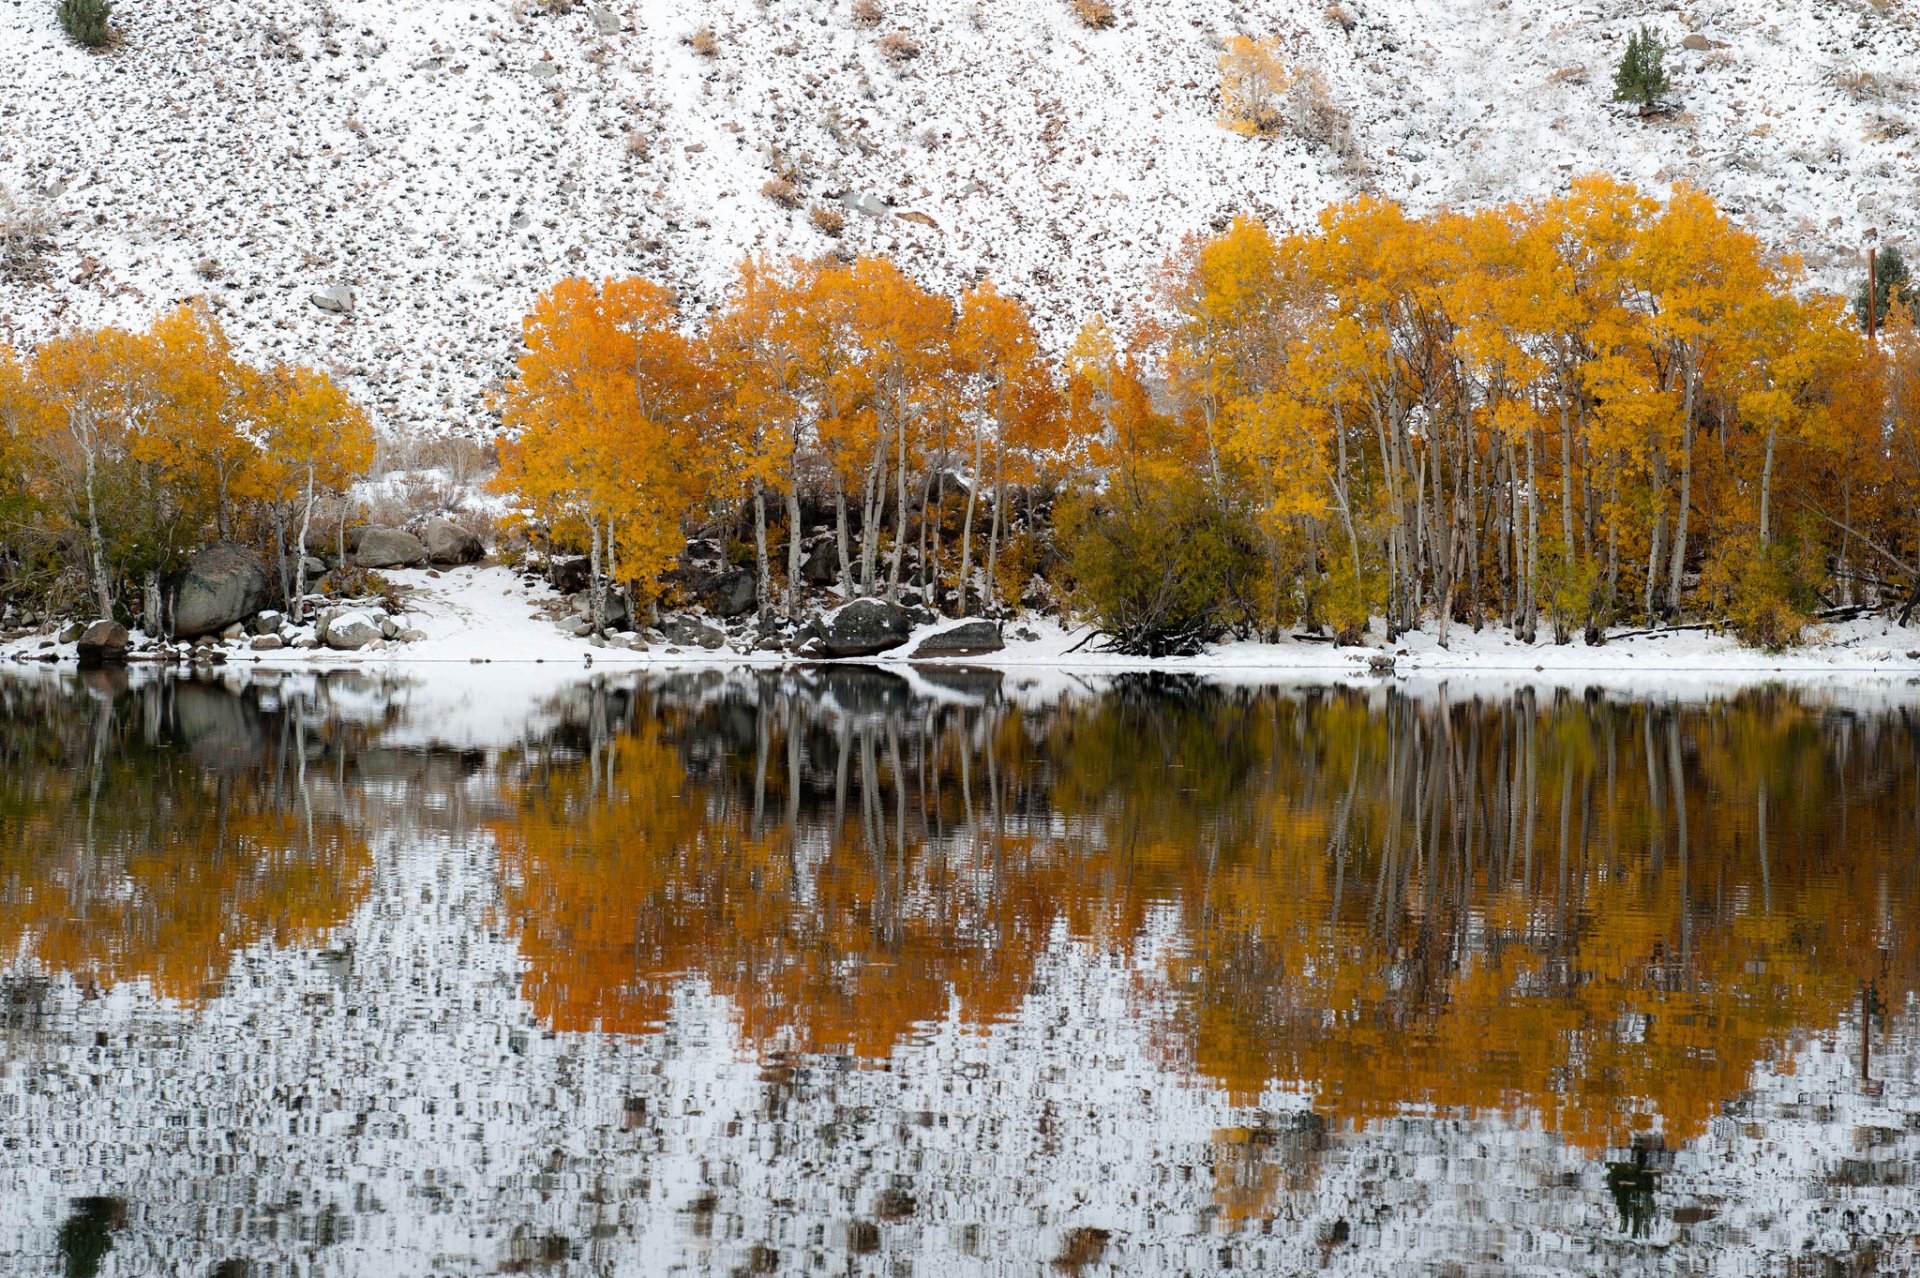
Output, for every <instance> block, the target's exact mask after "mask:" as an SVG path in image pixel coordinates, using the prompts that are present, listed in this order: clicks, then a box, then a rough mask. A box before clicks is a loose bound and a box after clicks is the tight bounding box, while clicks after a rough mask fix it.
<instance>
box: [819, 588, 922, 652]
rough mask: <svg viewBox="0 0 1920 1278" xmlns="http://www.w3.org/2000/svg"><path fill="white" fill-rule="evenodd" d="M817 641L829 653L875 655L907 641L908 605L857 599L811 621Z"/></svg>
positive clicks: (821, 649) (909, 628)
mask: <svg viewBox="0 0 1920 1278" xmlns="http://www.w3.org/2000/svg"><path fill="white" fill-rule="evenodd" d="M808 629H809V630H810V631H811V633H812V636H813V640H814V644H813V646H814V647H816V648H817V649H818V650H819V652H820V653H821V655H823V656H828V657H871V656H873V655H874V654H875V653H881V652H888V651H891V650H892V649H894V648H898V647H899V646H900V645H901V644H903V643H905V642H906V641H907V632H908V631H909V630H911V629H912V623H911V622H910V620H909V618H908V616H907V611H906V609H904V608H902V607H900V606H899V605H897V604H890V603H888V602H887V601H886V600H884V599H856V600H854V601H853V602H852V603H850V604H847V605H846V606H844V607H842V608H839V609H837V610H835V611H834V612H832V613H829V614H828V615H827V616H825V617H815V618H814V619H813V620H812V621H811V622H810V623H808Z"/></svg>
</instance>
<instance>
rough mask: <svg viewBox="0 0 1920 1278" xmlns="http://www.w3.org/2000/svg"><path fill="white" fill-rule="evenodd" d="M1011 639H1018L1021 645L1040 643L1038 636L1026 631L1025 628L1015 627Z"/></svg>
mask: <svg viewBox="0 0 1920 1278" xmlns="http://www.w3.org/2000/svg"><path fill="white" fill-rule="evenodd" d="M1013 637H1014V638H1015V639H1018V640H1019V641H1020V642H1021V643H1039V642H1040V636H1039V635H1037V634H1035V633H1033V631H1031V630H1029V629H1027V628H1026V627H1025V626H1017V627H1015V628H1014V632H1013Z"/></svg>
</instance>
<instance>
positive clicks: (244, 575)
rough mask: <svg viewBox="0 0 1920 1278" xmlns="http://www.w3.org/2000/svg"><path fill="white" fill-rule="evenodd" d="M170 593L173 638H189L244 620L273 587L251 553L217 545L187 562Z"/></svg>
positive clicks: (264, 601)
mask: <svg viewBox="0 0 1920 1278" xmlns="http://www.w3.org/2000/svg"><path fill="white" fill-rule="evenodd" d="M171 594H172V596H173V633H174V636H175V637H176V638H180V639H192V638H195V637H196V636H199V635H210V634H213V633H215V632H216V631H221V630H225V629H226V628H227V627H228V626H231V625H233V624H234V623H235V622H237V621H245V620H246V619H247V618H248V617H251V616H252V615H253V614H254V613H256V612H259V611H260V610H261V609H262V608H264V607H266V606H267V602H268V600H270V599H271V598H272V597H273V587H272V585H271V583H270V582H269V581H268V578H267V570H266V569H265V568H264V567H262V566H261V563H260V560H259V559H258V558H257V557H256V556H255V555H254V553H253V552H252V551H250V550H248V549H246V548H245V547H244V546H235V545H233V544H231V543H229V542H220V543H218V544H216V545H212V546H208V547H207V548H206V549H205V550H201V551H198V552H196V553H195V554H194V555H193V556H192V557H191V558H190V559H188V560H187V566H186V568H185V569H183V570H182V571H181V572H180V573H179V574H178V575H177V576H176V577H174V579H173V582H172V588H171Z"/></svg>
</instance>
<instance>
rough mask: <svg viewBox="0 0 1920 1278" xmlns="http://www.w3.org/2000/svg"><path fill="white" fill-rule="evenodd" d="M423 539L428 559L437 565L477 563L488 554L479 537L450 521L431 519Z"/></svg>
mask: <svg viewBox="0 0 1920 1278" xmlns="http://www.w3.org/2000/svg"><path fill="white" fill-rule="evenodd" d="M423 539H424V541H425V543H426V547H427V559H428V560H429V561H430V562H433V563H436V564H471V563H477V562H478V561H479V560H480V559H481V558H483V557H484V556H485V555H486V553H487V548H486V547H485V546H483V545H481V544H480V539H479V538H478V537H476V536H474V535H473V534H472V533H470V532H468V531H467V530H466V529H464V528H462V527H461V526H460V525H459V524H456V523H454V522H453V521H452V520H450V519H429V520H428V521H427V527H426V532H425V535H424V538H423Z"/></svg>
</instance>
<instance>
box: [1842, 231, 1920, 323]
mask: <svg viewBox="0 0 1920 1278" xmlns="http://www.w3.org/2000/svg"><path fill="white" fill-rule="evenodd" d="M1869 289H1871V290H1872V291H1873V322H1874V324H1875V325H1879V324H1881V323H1884V322H1885V321H1886V318H1887V308H1888V307H1890V306H1892V305H1893V302H1894V299H1895V298H1902V299H1911V297H1912V295H1913V291H1912V288H1911V287H1910V285H1909V283H1908V279H1907V260H1906V259H1905V258H1903V257H1901V256H1900V250H1899V249H1897V248H1887V249H1882V250H1881V251H1880V256H1879V259H1878V260H1877V261H1876V262H1875V263H1874V270H1873V274H1872V276H1871V277H1870V278H1869V279H1863V280H1861V281H1860V291H1859V292H1858V293H1855V294H1854V295H1853V313H1854V314H1855V315H1856V316H1858V317H1859V319H1860V327H1861V328H1865V327H1866V326H1867V291H1868V290H1869Z"/></svg>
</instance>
